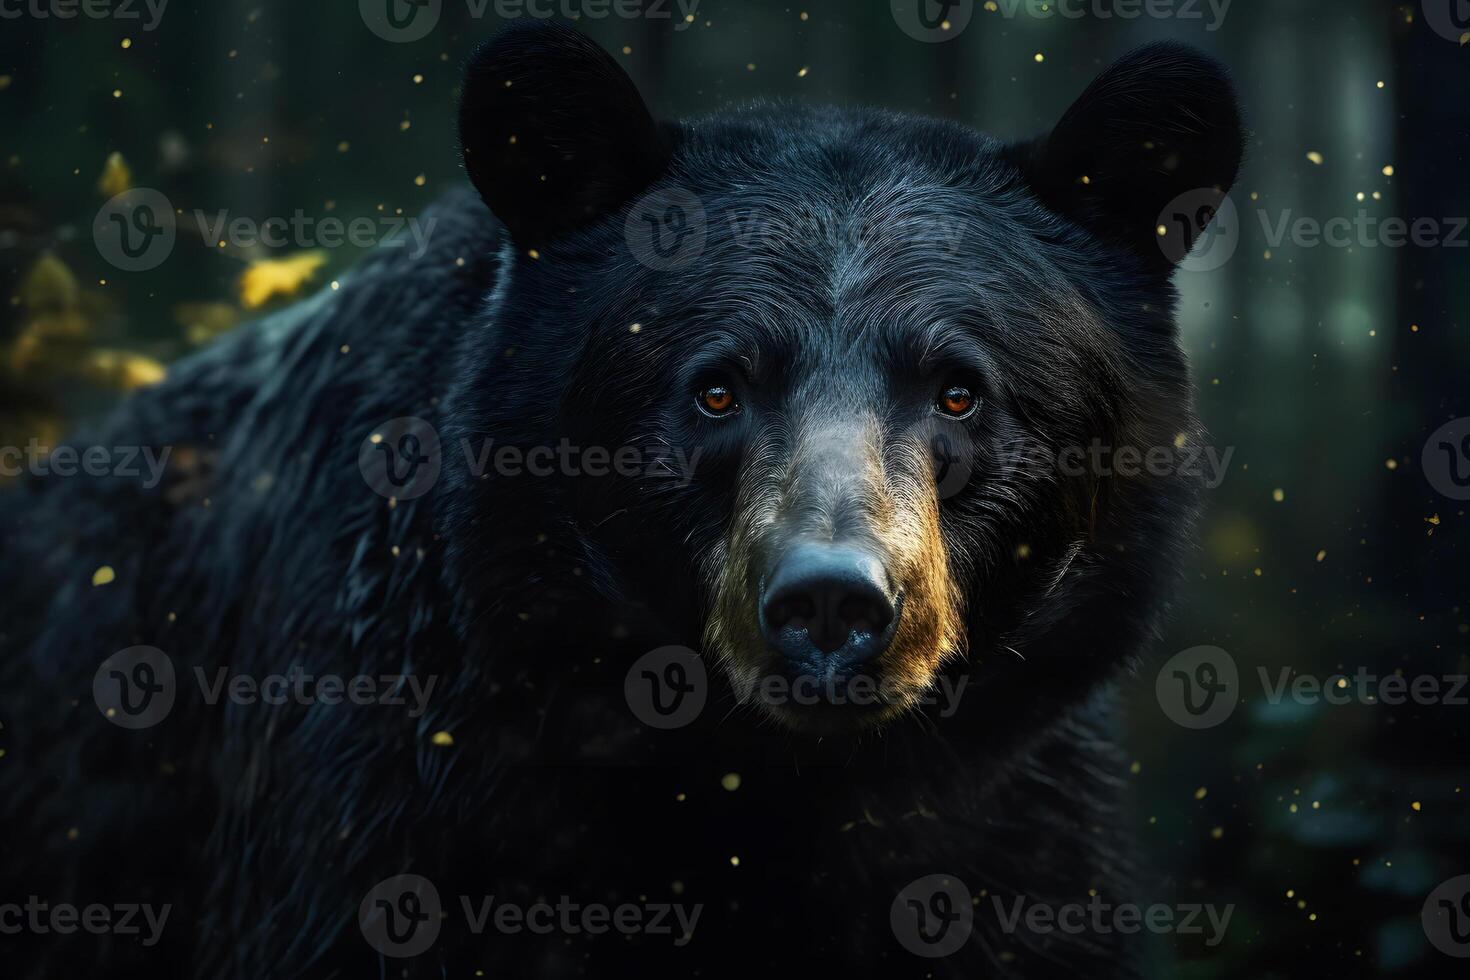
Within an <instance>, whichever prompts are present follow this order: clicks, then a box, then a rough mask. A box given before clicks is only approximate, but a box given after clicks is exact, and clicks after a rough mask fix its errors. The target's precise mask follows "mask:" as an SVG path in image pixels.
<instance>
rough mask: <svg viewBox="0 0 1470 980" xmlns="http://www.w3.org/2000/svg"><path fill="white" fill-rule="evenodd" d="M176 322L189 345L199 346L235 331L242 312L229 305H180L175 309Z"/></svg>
mask: <svg viewBox="0 0 1470 980" xmlns="http://www.w3.org/2000/svg"><path fill="white" fill-rule="evenodd" d="M174 320H176V321H177V322H178V324H179V326H180V327H182V328H183V330H184V337H185V338H186V339H187V340H188V341H189V343H191V344H193V345H195V346H198V345H200V344H207V343H209V342H210V341H211V340H213V339H215V338H216V337H218V336H220V335H221V334H225V333H229V332H230V331H231V330H233V329H234V328H235V326H236V324H238V323H239V322H240V311H239V310H237V309H236V308H235V307H233V306H231V305H230V304H229V303H180V304H179V305H178V306H176V307H174Z"/></svg>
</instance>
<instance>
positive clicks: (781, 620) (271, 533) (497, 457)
mask: <svg viewBox="0 0 1470 980" xmlns="http://www.w3.org/2000/svg"><path fill="white" fill-rule="evenodd" d="M461 130H462V133H461V137H462V147H463V157H464V165H465V169H466V171H467V174H468V177H469V182H470V183H471V184H472V185H473V189H474V191H478V197H476V196H475V194H474V193H473V192H472V191H470V190H469V189H468V188H467V189H466V190H465V191H462V192H459V193H453V194H450V195H449V196H448V197H446V198H445V199H444V200H442V201H441V202H440V203H439V204H438V205H437V206H436V210H435V212H434V215H433V216H434V217H435V218H437V224H436V225H435V226H434V229H435V230H434V234H433V235H432V236H431V241H430V247H429V248H428V250H427V252H426V253H425V254H423V255H422V256H418V257H412V256H408V255H403V254H401V253H398V252H390V251H387V250H384V251H380V252H378V253H375V254H374V256H373V257H371V258H370V259H369V260H367V261H366V262H364V263H363V264H362V265H361V266H360V267H359V268H358V269H357V270H356V271H355V272H354V274H352V275H351V276H348V277H346V278H344V279H343V280H342V281H341V283H340V289H334V290H325V291H323V292H322V293H321V294H320V295H318V296H316V297H315V298H313V299H310V300H307V301H305V302H302V303H300V304H297V305H296V306H294V307H291V308H289V309H287V310H285V311H283V312H281V313H279V314H277V315H274V316H271V317H268V318H266V319H264V320H262V321H260V322H258V323H255V324H252V325H250V326H248V327H245V328H241V329H240V330H238V331H237V332H235V333H234V334H232V335H230V336H228V337H227V338H225V339H224V340H222V341H221V342H219V343H218V344H216V345H215V346H213V347H211V348H209V349H207V350H205V351H203V352H201V353H199V354H198V355H196V356H193V357H190V358H188V359H186V360H184V361H182V362H180V363H178V364H176V365H174V366H173V367H172V369H171V370H170V373H169V377H168V379H167V380H166V381H165V382H164V383H162V384H160V385H158V386H156V387H154V388H151V389H148V390H145V391H142V392H140V393H138V394H137V395H135V396H134V397H132V398H131V399H130V400H128V401H127V402H126V403H125V404H124V405H123V406H122V407H121V408H119V409H118V410H117V411H116V412H115V414H113V415H112V416H111V418H109V419H108V420H107V421H106V422H105V423H103V424H101V425H100V426H99V427H97V428H96V429H95V430H93V431H90V432H88V433H84V434H81V435H79V436H78V437H77V439H76V440H75V443H74V444H75V445H76V446H79V447H80V446H102V447H153V449H154V452H155V454H158V453H161V452H162V450H163V449H167V450H168V451H169V456H168V465H167V467H166V473H165V474H164V476H163V478H162V479H161V480H159V481H157V485H152V484H151V483H150V481H146V480H144V481H139V480H128V479H120V478H118V477H117V476H116V475H115V474H114V475H106V476H102V475H95V476H87V475H78V476H76V477H74V478H67V479H63V478H58V477H55V476H52V477H48V478H36V479H31V480H28V481H25V482H24V483H23V484H22V485H21V486H20V487H19V488H12V489H10V490H8V491H6V492H5V496H4V498H3V500H4V504H3V506H4V510H3V514H4V518H3V528H0V535H3V536H0V548H3V554H4V562H3V567H0V596H3V601H4V603H5V615H4V617H3V619H0V644H3V651H4V660H3V665H0V666H3V685H0V706H3V717H0V722H3V726H4V727H3V729H0V740H3V741H0V747H3V749H4V750H5V755H4V757H3V758H0V799H3V802H0V807H3V813H4V816H5V820H6V827H5V832H4V834H3V836H0V848H3V853H4V859H3V871H4V873H3V879H4V881H5V882H6V883H7V886H8V892H7V895H5V896H0V899H3V900H6V901H9V900H10V898H11V897H14V902H13V903H12V905H11V906H9V907H0V928H4V929H5V930H6V941H7V945H12V948H13V949H14V950H15V952H14V953H13V954H12V956H11V958H10V960H9V967H10V969H11V970H12V971H15V972H13V973H12V975H18V976H48V977H49V976H62V975H97V974H98V973H99V971H100V970H111V971H113V972H116V973H117V974H119V975H125V974H127V975H130V973H129V971H137V970H141V969H145V968H146V969H148V970H150V972H151V973H152V974H153V975H159V976H167V975H178V976H199V977H236V976H239V977H260V976H280V977H295V976H337V977H367V976H395V977H397V976H404V977H407V976H425V977H427V976H434V977H467V976H473V975H478V973H477V972H476V971H480V970H483V971H484V973H485V975H488V976H515V977H531V976H544V977H562V976H592V977H602V976H628V975H640V976H675V975H677V976H724V975H735V974H737V973H740V974H745V973H748V971H750V970H752V969H759V970H776V971H779V972H780V974H781V975H792V974H794V973H795V972H797V971H798V970H803V969H806V968H819V969H823V970H842V971H844V972H845V973H846V974H848V975H856V976H885V977H888V976H923V975H940V976H967V977H974V976H992V975H993V976H1014V977H1037V976H1060V975H1072V974H1073V973H1074V972H1075V973H1078V974H1080V975H1085V976H1089V977H1113V976H1119V977H1121V976H1134V975H1139V973H1140V972H1141V970H1142V969H1143V967H1142V966H1141V963H1142V958H1141V957H1142V956H1143V951H1142V950H1141V949H1140V944H1139V940H1138V938H1137V937H1136V936H1132V935H1125V934H1121V933H1119V932H1118V931H1116V930H1099V931H1081V932H1079V931H1077V930H1070V929H1065V930H1064V929H1045V928H1037V927H1036V924H1035V923H1034V922H1030V920H1022V921H1020V922H1017V921H1016V920H1015V919H1014V918H1008V916H1009V910H1010V909H1011V908H1013V907H1015V906H1014V905H1013V904H1012V903H1013V902H1016V901H1020V902H1024V903H1030V904H1033V905H1048V906H1052V907H1055V906H1058V905H1062V904H1065V903H1071V902H1079V901H1080V902H1084V903H1085V902H1087V901H1088V898H1089V895H1102V896H1103V897H1105V898H1109V899H1114V900H1121V899H1124V898H1127V897H1129V896H1130V895H1131V894H1132V892H1131V889H1132V888H1133V887H1134V886H1135V884H1136V879H1137V873H1136V872H1137V862H1136V855H1135V853H1134V849H1133V848H1131V847H1130V846H1129V844H1128V834H1127V832H1126V831H1125V829H1124V823H1125V821H1124V819H1123V818H1122V816H1121V815H1120V812H1119V807H1120V793H1119V784H1120V782H1121V780H1120V778H1119V776H1120V769H1119V766H1118V757H1117V754H1116V752H1115V749H1114V744H1115V743H1114V737H1113V731H1112V727H1113V720H1112V708H1111V696H1110V689H1111V687H1112V685H1113V684H1114V683H1115V682H1116V680H1117V679H1118V678H1119V677H1120V676H1122V675H1123V674H1124V673H1125V672H1126V671H1127V669H1128V668H1129V667H1130V665H1132V664H1134V663H1135V662H1136V660H1137V658H1138V657H1139V656H1140V655H1141V654H1142V653H1143V652H1145V651H1146V650H1147V648H1148V645H1149V643H1150V640H1151V639H1152V638H1154V636H1155V634H1156V631H1157V628H1158V624H1159V622H1160V618H1161V615H1162V614H1163V612H1164V610H1165V606H1166V604H1167V602H1168V598H1169V592H1170V589H1171V583H1173V582H1174V580H1175V579H1176V578H1177V577H1178V564H1179V558H1180V556H1181V554H1182V552H1183V550H1184V549H1185V547H1186V546H1187V543H1188V539H1189V532H1190V526H1191V522H1192V520H1193V517H1194V513H1195V510H1196V508H1197V506H1198V489H1199V488H1198V486H1197V483H1198V481H1197V480H1195V479H1193V478H1191V477H1190V476H1189V475H1188V474H1187V473H1186V472H1184V471H1183V470H1182V468H1178V467H1175V468H1170V467H1144V468H1138V467H1134V468H1133V469H1131V470H1127V471H1126V472H1125V468H1124V467H1121V466H1118V467H1114V466H1111V465H1108V463H1109V460H1111V459H1113V455H1112V454H1121V453H1122V452H1124V451H1125V450H1136V451H1139V452H1144V451H1153V450H1162V451H1163V452H1165V453H1166V454H1167V453H1168V452H1172V451H1175V450H1180V449H1187V448H1189V447H1193V446H1198V445H1199V443H1200V439H1201V437H1202V433H1201V430H1200V426H1199V424H1198V422H1197V420H1196V418H1195V416H1194V414H1193V409H1192V387H1191V382H1190V380H1189V375H1188V369H1187V365H1186V362H1185V358H1184V356H1183V354H1182V352H1181V349H1180V346H1179V344H1178V338H1177V329H1176V324H1175V319H1174V318H1175V313H1174V310H1175V305H1176V296H1175V292H1174V287H1173V286H1172V284H1171V272H1172V271H1173V265H1172V263H1171V261H1170V250H1169V249H1168V248H1161V241H1162V240H1163V239H1166V238H1167V237H1168V236H1169V235H1170V234H1181V235H1182V237H1183V241H1182V245H1184V246H1187V245H1188V244H1189V241H1190V240H1191V239H1192V237H1193V236H1194V235H1195V234H1197V233H1198V232H1199V231H1200V230H1201V228H1202V227H1203V225H1204V223H1205V222H1206V221H1207V219H1208V217H1209V212H1208V209H1207V208H1204V209H1202V210H1200V211H1199V214H1201V215H1203V218H1202V219H1200V220H1193V221H1189V222H1186V223H1185V224H1184V225H1183V226H1181V229H1180V230H1178V231H1174V230H1172V224H1171V219H1170V218H1169V217H1167V216H1165V215H1166V213H1167V212H1169V211H1170V210H1171V205H1172V202H1175V201H1176V200H1186V201H1190V200H1194V197H1192V195H1194V196H1198V195H1204V197H1205V198H1206V199H1207V198H1209V197H1210V196H1211V195H1219V194H1221V193H1223V192H1224V191H1225V190H1226V189H1228V188H1229V186H1230V185H1231V183H1232V182H1233V180H1234V179H1235V176H1236V173H1237V169H1238V167H1239V164H1240V161H1241V153H1242V142H1243V137H1242V129H1241V121H1240V116H1239V111H1238V107H1237V103H1236V99H1235V96H1234V94H1233V90H1232V87H1231V84H1230V82H1229V79H1228V77H1227V75H1226V73H1225V72H1224V70H1223V69H1222V68H1221V67H1220V66H1219V65H1217V64H1216V63H1214V62H1213V61H1211V60H1209V59H1207V58H1206V57H1204V56H1202V55H1200V54H1197V53H1195V52H1193V51H1191V50H1189V49H1186V48H1182V47H1179V46H1175V45H1169V44H1158V45H1152V46H1149V47H1145V48H1142V49H1140V50H1137V51H1135V52H1134V53H1132V54H1130V55H1128V56H1127V57H1125V58H1124V59H1123V60H1121V61H1119V62H1118V63H1116V64H1114V65H1113V66H1112V67H1110V68H1108V69H1107V70H1106V71H1105V72H1103V74H1102V75H1101V76H1100V77H1099V78H1098V79H1097V80H1096V81H1095V82H1094V83H1093V84H1092V85H1091V86H1090V87H1089V88H1088V89H1087V90H1086V91H1085V92H1084V93H1083V94H1082V95H1081V97H1080V98H1079V99H1078V101H1077V102H1076V103H1075V104H1074V105H1073V106H1072V108H1071V109H1070V110H1068V111H1067V113H1066V114H1065V116H1064V117H1063V118H1062V120H1061V121H1060V123H1059V124H1058V125H1057V126H1056V127H1055V128H1054V129H1053V130H1052V131H1051V133H1050V134H1049V135H1047V136H1045V137H1043V138H1040V139H1037V140H1035V141H1031V142H1026V143H1021V144H1007V143H1003V142H1000V141H997V140H995V139H992V138H990V137H987V136H984V135H981V134H978V133H976V132H973V131H972V130H970V129H968V128H966V127H964V126H962V125H958V124H955V123H951V122H942V121H935V120H930V119H922V118H914V117H910V116H904V115H897V114H891V113H887V112H878V111H870V110H838V109H812V108H803V107H797V106H789V105H758V106H753V107H749V108H744V109H738V110H733V111H725V112H720V113H717V114H715V115H713V116H710V117H707V118H703V119H696V120H692V121H686V122H679V123H666V122H660V121H657V120H655V118H654V117H653V116H652V115H651V114H650V113H649V111H648V109H647V108H646V107H645V105H644V103H643V101H642V99H641V98H640V96H639V95H638V93H637V92H636V90H635V88H634V86H633V84H632V83H631V81H630V79H629V78H628V77H627V76H626V75H625V74H624V72H623V71H622V70H621V69H620V68H619V67H618V66H617V65H616V64H615V62H614V61H613V60H612V59H611V58H610V57H609V56H608V55H607V54H606V53H604V52H603V51H601V50H600V49H598V48H597V47H596V46H595V45H593V44H592V43H591V42H589V41H588V40H586V39H585V38H584V37H582V36H581V35H579V34H578V33H576V32H575V31H573V30H571V29H570V28H568V27H565V26H560V25H555V24H548V23H544V22H535V21H528V22H525V23H520V24H517V25H515V26H513V27H510V28H509V29H507V30H505V31H504V32H502V33H501V34H499V35H498V36H497V37H496V38H495V39H493V40H491V41H490V42H488V43H487V44H486V45H484V46H483V47H482V48H480V49H479V50H478V51H477V53H476V54H475V55H474V56H473V58H472V60H471V62H470V63H469V66H468V69H467V74H466V76H465V83H464V89H463V102H462V110H461ZM482 201H483V204H482V203H481V202H482ZM486 205H488V208H487V207H486ZM1174 244H1175V246H1176V249H1175V250H1176V252H1177V251H1178V246H1179V245H1180V244H1181V243H1178V242H1176V243H1174ZM1176 257H1177V256H1176ZM1099 447H1101V451H1099ZM669 648H674V649H672V650H671V649H669ZM680 648H687V649H688V650H692V651H698V655H697V656H695V655H692V654H688V653H683V652H680ZM140 651H141V652H140ZM650 658H652V659H650ZM640 665H641V666H640ZM329 679H330V683H329V682H328V681H329ZM645 685H646V688H647V690H646V692H645V690H644V688H645ZM272 691H274V692H275V694H276V695H277V696H275V697H272V696H271V694H272ZM109 692H110V693H109ZM645 693H646V696H647V697H646V703H645V702H644V701H643V700H640V699H643V698H644V695H645ZM355 695H361V696H355ZM155 697H157V698H162V699H165V700H164V701H162V702H157V701H155V700H154V699H155ZM685 699H693V700H691V701H686V700H685ZM158 703H163V704H164V708H163V709H161V710H157V711H155V709H154V707H152V706H153V705H156V704H158ZM685 704H693V705H694V706H695V709H697V710H693V711H692V712H691V711H684V710H683V705H685ZM99 709H100V710H99ZM140 711H142V712H143V713H144V715H147V713H148V712H150V711H153V712H154V715H153V716H151V717H147V718H145V719H143V720H145V721H146V722H147V723H146V724H144V723H141V722H140V720H139V719H138V718H135V717H134V715H136V714H137V713H138V712H140ZM669 713H672V714H669ZM681 714H682V715H683V717H679V718H677V719H676V721H675V722H670V721H669V718H672V717H673V715H681ZM992 901H994V903H995V904H994V907H992ZM63 906H67V907H70V908H71V909H72V911H71V912H63V913H61V914H60V916H58V913H57V909H58V908H61V907H63ZM94 907H95V908H100V909H101V911H96V912H95V913H92V912H89V911H88V910H89V909H92V908H94ZM128 908H131V912H129V911H128ZM998 910H1000V911H1001V912H1003V913H1004V914H997V911H998ZM92 914H95V916H96V919H97V922H98V923H101V922H103V921H104V919H107V917H108V916H112V917H113V918H111V919H107V921H111V922H113V923H114V924H115V925H116V926H117V928H113V929H101V928H99V929H95V930H94V929H77V928H76V922H77V921H78V920H77V918H76V916H78V915H80V916H82V917H83V918H85V917H86V916H87V915H92ZM125 917H126V918H129V919H131V920H133V921H134V926H133V928H132V929H131V930H128V929H124V928H122V927H121V925H122V922H121V920H122V919H123V918H125ZM150 922H151V923H152V924H153V927H151V928H150V926H149V925H147V924H146V923H150ZM1028 922H1030V924H1028ZM68 923H70V924H71V925H72V927H73V928H72V929H71V930H67V929H66V928H65V926H66V925H67V924H68Z"/></svg>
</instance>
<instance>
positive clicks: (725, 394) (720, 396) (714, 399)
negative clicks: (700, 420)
mask: <svg viewBox="0 0 1470 980" xmlns="http://www.w3.org/2000/svg"><path fill="white" fill-rule="evenodd" d="M695 404H697V405H698V406H699V410H700V411H701V412H703V413H704V414H706V415H708V416H709V417H710V418H715V419H719V418H725V417H726V416H728V415H734V414H735V413H736V412H737V411H739V410H740V405H739V404H738V403H737V402H736V401H735V392H733V391H731V390H730V389H729V388H727V387H725V386H724V385H710V386H709V387H708V388H703V389H700V392H699V396H698V397H697V398H696V399H695Z"/></svg>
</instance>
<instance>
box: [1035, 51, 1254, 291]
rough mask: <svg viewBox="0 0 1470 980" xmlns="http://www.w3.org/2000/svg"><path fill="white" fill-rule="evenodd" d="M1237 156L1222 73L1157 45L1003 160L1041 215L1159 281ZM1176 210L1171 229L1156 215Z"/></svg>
mask: <svg viewBox="0 0 1470 980" xmlns="http://www.w3.org/2000/svg"><path fill="white" fill-rule="evenodd" d="M1244 147H1245V137H1244V131H1243V129H1242V125H1241V118H1240V106H1239V104H1238V103H1237V101H1236V96H1235V88H1234V86H1233V85H1231V82H1230V76H1229V74H1228V73H1227V72H1226V71H1225V69H1224V67H1223V66H1221V65H1220V64H1219V63H1218V62H1216V61H1214V60H1213V59H1211V58H1209V57H1207V56H1205V55H1203V54H1201V53H1199V52H1198V51H1195V50H1193V49H1192V48H1189V47H1186V46H1185V45H1182V44H1173V43H1167V42H1163V43H1155V44H1149V45H1145V46H1144V47H1141V48H1138V49H1136V50H1134V51H1132V52H1131V53H1129V54H1127V55H1125V56H1124V57H1123V58H1122V59H1120V60H1119V61H1117V62H1115V63H1114V64H1113V65H1111V66H1110V67H1109V68H1107V70H1105V71H1104V72H1103V73H1102V74H1101V75H1099V76H1098V77H1097V79H1096V80H1095V81H1094V82H1093V83H1092V84H1091V85H1089V86H1088V87H1087V90H1086V91H1085V92H1083V93H1082V95H1081V96H1079V97H1078V99H1077V101H1076V102H1074V103H1073V104H1072V107H1071V108H1070V109H1068V110H1067V112H1066V114H1065V115H1063V116H1062V119H1061V122H1059V123H1057V125H1056V128H1055V129H1053V130H1052V131H1051V133H1050V134H1049V135H1047V136H1045V137H1043V138H1041V139H1039V140H1033V141H1031V142H1027V143H1021V144H1018V145H1013V146H1011V147H1009V148H1008V152H1009V155H1010V158H1011V159H1012V161H1013V162H1014V163H1016V165H1017V166H1019V167H1020V169H1021V172H1022V173H1023V174H1024V175H1025V177H1026V180H1027V182H1028V183H1029V184H1030V185H1031V188H1032V190H1033V191H1034V192H1035V193H1036V195H1037V197H1039V198H1040V199H1041V200H1042V202H1043V203H1044V204H1046V205H1047V206H1048V207H1049V208H1051V209H1052V210H1054V211H1056V212H1058V213H1060V214H1063V215H1066V216H1067V217H1070V218H1072V219H1073V220H1074V221H1076V222H1077V223H1078V224H1081V225H1082V226H1083V227H1085V228H1087V229H1089V230H1090V231H1091V232H1092V233H1093V234H1095V235H1097V236H1098V237H1099V238H1101V239H1103V240H1104V241H1108V242H1113V243H1116V244H1118V245H1121V246H1123V247H1124V248H1127V249H1129V250H1130V251H1132V252H1134V253H1135V254H1136V255H1137V256H1138V257H1139V258H1141V259H1142V260H1143V262H1144V265H1145V267H1147V268H1150V269H1153V270H1156V271H1158V272H1161V273H1168V272H1169V271H1172V269H1173V267H1174V262H1176V261H1178V260H1179V259H1181V258H1183V255H1184V253H1185V252H1187V251H1188V249H1189V247H1190V246H1191V245H1192V244H1193V243H1194V240H1195V239H1196V238H1197V237H1198V236H1199V234H1200V233H1201V232H1203V231H1204V226H1205V224H1206V223H1208V221H1209V219H1210V218H1211V217H1212V216H1213V215H1214V210H1215V208H1216V207H1218V205H1219V204H1220V202H1221V200H1222V199H1223V198H1224V196H1225V192H1227V191H1228V190H1230V186H1231V185H1232V184H1234V183H1235V178H1236V176H1237V174H1238V173H1239V171H1240V162H1241V157H1242V155H1243V153H1244ZM1185 205H1188V208H1187V210H1188V211H1189V213H1190V216H1191V220H1190V221H1188V222H1185V223H1184V225H1183V226H1182V227H1176V225H1175V222H1174V220H1173V219H1172V218H1171V216H1170V214H1166V213H1165V212H1166V211H1173V210H1178V209H1179V208H1180V207H1183V206H1185ZM1160 228H1163V229H1164V231H1165V233H1166V234H1174V235H1176V236H1177V235H1179V234H1180V233H1181V232H1182V234H1183V236H1184V240H1183V241H1182V242H1174V241H1168V240H1161V238H1160V231H1159V229H1160Z"/></svg>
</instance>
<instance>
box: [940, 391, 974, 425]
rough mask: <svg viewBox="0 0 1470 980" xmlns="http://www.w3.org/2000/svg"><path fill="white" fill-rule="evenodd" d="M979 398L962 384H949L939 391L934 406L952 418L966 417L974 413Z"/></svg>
mask: <svg viewBox="0 0 1470 980" xmlns="http://www.w3.org/2000/svg"><path fill="white" fill-rule="evenodd" d="M979 404H980V399H978V398H976V397H975V394H974V392H972V391H970V389H969V388H966V387H963V386H962V385H951V386H949V387H948V388H945V389H944V390H943V391H941V392H940V393H939V399H938V402H937V404H936V405H935V407H936V408H937V409H938V410H939V412H940V414H942V415H946V416H948V417H949V418H952V419H967V418H969V417H970V416H971V415H973V414H974V412H975V409H976V408H977V407H978V406H979Z"/></svg>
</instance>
